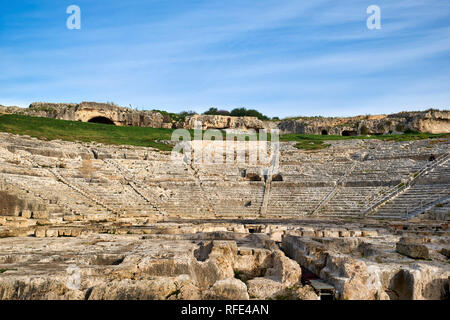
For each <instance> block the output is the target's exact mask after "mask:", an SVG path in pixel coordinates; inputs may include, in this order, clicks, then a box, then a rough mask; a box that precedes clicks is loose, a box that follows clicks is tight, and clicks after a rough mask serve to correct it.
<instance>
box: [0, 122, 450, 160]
mask: <svg viewBox="0 0 450 320" xmlns="http://www.w3.org/2000/svg"><path fill="white" fill-rule="evenodd" d="M0 131H2V132H8V133H12V134H19V135H29V136H31V137H35V138H38V139H42V140H56V139H60V140H65V141H82V142H91V141H95V142H99V143H104V144H112V145H132V146H141V147H153V148H156V149H159V150H162V151H170V150H172V146H171V145H167V144H164V143H161V142H160V141H161V140H171V136H172V132H173V131H174V130H173V129H158V128H143V127H119V126H113V125H107V124H97V123H89V122H77V121H66V120H55V119H49V118H38V117H30V116H23V115H12V114H4V115H0ZM190 132H191V136H193V130H190ZM442 137H450V135H449V134H428V133H408V134H401V135H382V136H354V137H343V136H334V135H327V136H322V135H311V134H285V135H281V136H280V141H297V142H298V143H297V144H296V147H297V148H299V149H303V150H320V149H323V148H327V147H329V146H330V144H327V143H325V142H326V141H330V140H350V139H379V140H385V141H409V140H418V139H427V138H442ZM268 139H270V135H268Z"/></svg>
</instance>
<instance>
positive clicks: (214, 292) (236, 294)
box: [205, 278, 249, 300]
mask: <svg viewBox="0 0 450 320" xmlns="http://www.w3.org/2000/svg"><path fill="white" fill-rule="evenodd" d="M205 298H206V299H210V300H248V299H249V295H248V292H247V286H246V285H245V283H243V282H242V281H241V280H239V279H235V278H227V279H223V280H219V281H217V282H216V283H214V285H213V286H212V287H211V289H209V290H208V291H207V292H206V294H205Z"/></svg>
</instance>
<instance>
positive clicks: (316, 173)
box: [0, 134, 450, 221]
mask: <svg viewBox="0 0 450 320" xmlns="http://www.w3.org/2000/svg"><path fill="white" fill-rule="evenodd" d="M0 135H1V138H2V141H1V143H0V151H1V152H0V174H1V178H2V181H4V182H3V186H2V188H3V189H5V188H8V186H11V187H17V190H18V191H16V192H17V193H18V196H20V197H21V198H35V199H37V201H38V202H39V203H41V204H42V205H44V206H47V207H48V211H49V212H50V213H51V214H50V215H51V219H54V221H64V219H65V218H66V217H68V216H79V217H80V219H87V220H99V221H101V220H105V219H106V220H108V219H114V218H117V217H120V215H122V214H125V215H128V216H136V217H157V216H158V217H159V216H161V215H165V214H168V215H169V216H179V217H194V218H195V217H203V218H204V217H212V216H214V217H243V218H244V217H255V216H259V215H260V214H264V215H265V216H267V217H290V216H307V215H310V214H312V213H313V212H314V211H316V212H314V216H334V217H344V216H351V217H360V216H362V213H363V212H364V210H365V209H366V208H367V207H368V205H369V204H371V203H372V202H373V201H375V200H377V199H378V198H379V197H381V196H383V195H384V194H386V192H387V191H388V190H389V189H392V188H393V187H395V186H397V185H399V184H400V183H402V182H403V181H406V180H408V179H411V178H414V177H415V175H416V174H417V173H418V172H419V171H420V170H421V168H423V167H424V166H425V165H426V164H429V163H431V162H430V161H429V157H430V155H434V156H435V157H439V156H441V155H443V154H444V153H446V152H447V150H448V147H449V141H450V140H449V139H441V140H422V141H407V142H395V143H389V142H382V141H374V140H348V141H330V142H329V143H330V144H331V147H330V148H327V149H323V150H320V151H316V152H308V151H302V150H298V149H296V148H295V147H294V145H295V143H291V142H289V143H282V144H281V156H280V167H279V172H277V173H279V177H278V179H277V180H281V181H277V180H275V181H271V179H268V180H267V185H266V181H265V179H264V178H265V177H264V172H265V171H264V170H265V169H266V166H267V164H252V165H250V164H236V163H234V164H227V163H223V164H220V165H217V164H202V163H189V162H183V161H172V159H171V155H170V153H164V152H154V151H152V150H151V149H150V148H134V147H113V146H103V145H99V144H82V143H68V142H60V141H51V142H45V141H39V140H36V139H33V138H29V137H28V138H27V137H18V136H13V135H7V134H0ZM83 159H84V160H83ZM86 160H88V161H89V163H90V165H91V166H92V167H91V168H90V172H84V171H83V165H84V162H83V161H86ZM88 171H89V170H88ZM248 174H252V175H253V176H259V178H261V181H250V180H251V179H250V178H249V176H248ZM280 178H281V179H280ZM344 178H345V179H344ZM416 180H417V181H415V184H413V185H412V186H411V187H410V188H409V189H408V190H406V191H405V192H404V193H403V194H400V195H398V196H397V197H396V198H395V199H393V200H392V201H390V202H389V203H387V204H385V205H383V206H381V207H380V208H378V210H377V211H376V212H374V213H373V214H371V215H370V217H373V218H401V217H402V216H403V215H404V214H405V212H406V209H408V210H413V209H417V208H418V207H420V206H421V205H424V204H426V203H429V202H431V201H435V200H436V199H439V197H444V196H446V195H448V190H449V189H448V188H449V185H450V169H449V164H448V162H446V163H443V164H442V165H440V166H439V167H438V168H436V169H435V170H434V171H431V172H428V173H427V174H424V175H421V176H420V177H419V178H418V179H416ZM269 186H270V187H269ZM265 192H266V193H267V194H266V195H265V196H266V197H267V200H266V201H265V202H263V198H264V193H265ZM263 203H264V209H265V210H262V206H263ZM319 204H320V206H319ZM266 205H267V206H266ZM438 208H439V207H438ZM444 208H445V206H444ZM316 209H317V210H316ZM436 210H437V209H436ZM441 211H443V210H441Z"/></svg>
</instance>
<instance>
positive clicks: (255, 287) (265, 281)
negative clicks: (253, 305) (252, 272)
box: [247, 277, 284, 299]
mask: <svg viewBox="0 0 450 320" xmlns="http://www.w3.org/2000/svg"><path fill="white" fill-rule="evenodd" d="M247 286H248V294H249V296H250V298H256V299H266V298H270V297H273V296H275V295H277V294H280V293H282V292H283V288H284V287H283V284H282V283H281V282H279V281H276V280H273V279H270V278H265V277H264V278H262V277H259V278H254V279H251V280H249V281H247Z"/></svg>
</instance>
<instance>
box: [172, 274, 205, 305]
mask: <svg viewBox="0 0 450 320" xmlns="http://www.w3.org/2000/svg"><path fill="white" fill-rule="evenodd" d="M175 285H176V287H177V294H176V295H172V296H171V297H169V299H177V300H201V299H202V295H201V292H200V289H199V288H198V287H197V286H196V285H195V284H194V281H193V280H192V278H191V277H190V276H189V275H188V274H182V275H179V276H178V277H176V278H175Z"/></svg>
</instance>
